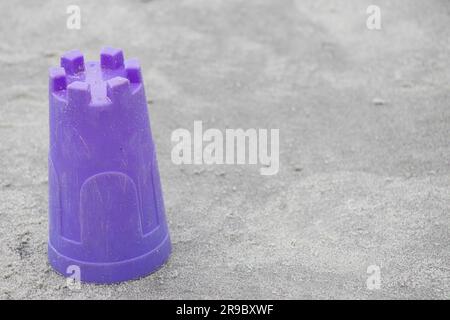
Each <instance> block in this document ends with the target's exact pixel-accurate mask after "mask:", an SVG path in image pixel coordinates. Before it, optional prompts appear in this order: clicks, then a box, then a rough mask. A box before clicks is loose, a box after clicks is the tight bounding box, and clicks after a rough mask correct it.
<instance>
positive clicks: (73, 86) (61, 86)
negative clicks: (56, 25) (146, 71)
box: [49, 47, 142, 107]
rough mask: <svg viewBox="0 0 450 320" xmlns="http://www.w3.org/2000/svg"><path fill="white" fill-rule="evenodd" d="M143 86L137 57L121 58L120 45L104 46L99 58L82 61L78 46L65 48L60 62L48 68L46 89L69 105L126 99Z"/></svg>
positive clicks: (106, 103) (94, 103)
mask: <svg viewBox="0 0 450 320" xmlns="http://www.w3.org/2000/svg"><path fill="white" fill-rule="evenodd" d="M141 87H142V74H141V68H140V65H139V62H138V61H137V60H136V59H129V60H124V56H123V52H122V50H120V49H116V48H112V47H104V48H103V49H102V50H101V53H100V61H88V62H85V61H84V56H83V54H82V53H81V52H80V51H78V50H72V51H68V52H66V53H65V54H64V55H63V56H62V57H61V66H60V67H53V68H50V71H49V90H50V94H53V95H54V96H55V97H56V98H58V99H61V100H63V101H65V102H67V104H68V105H72V104H73V105H76V106H78V105H80V104H83V105H88V106H92V107H95V106H108V105H111V104H115V103H117V104H120V103H121V102H123V101H126V100H127V99H128V97H129V96H130V95H133V94H135V93H136V92H137V91H138V90H139V89H140V88H141Z"/></svg>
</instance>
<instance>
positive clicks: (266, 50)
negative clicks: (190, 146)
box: [0, 0, 450, 299]
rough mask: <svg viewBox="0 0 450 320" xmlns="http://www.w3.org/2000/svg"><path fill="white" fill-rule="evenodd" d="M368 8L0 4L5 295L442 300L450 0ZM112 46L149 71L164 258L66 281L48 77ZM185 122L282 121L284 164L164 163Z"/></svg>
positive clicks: (448, 176) (449, 153) (357, 0)
mask: <svg viewBox="0 0 450 320" xmlns="http://www.w3.org/2000/svg"><path fill="white" fill-rule="evenodd" d="M372 2H373V1H365V0H362V1H361V0H353V1H344V0H342V1H331V0H328V1H317V0H306V1H275V0H274V1H260V0H254V1H216V0H203V1H193V0H191V1H163V0H155V1H148V0H147V1H109V2H101V1H84V2H83V1H70V2H67V1H42V2H41V1H2V2H1V4H0V12H2V13H3V14H2V18H1V19H0V33H1V36H2V41H1V42H0V82H1V84H2V85H1V86H0V101H1V103H0V170H1V171H0V258H1V259H0V298H3V299H11V298H13V299H24V298H27V299H36V298H46V299H72V298H88V299H89V298H99V299H123V298H136V299H148V298H151V299H155V298H156V299H159V298H163V299H165V298H193V299H197V298H200V299H202V298H263V299H282V298H294V299H297V298H302V299H303V298H305V299H311V298H312V299H316V298H325V299H335V298H342V299H350V298H353V299H380V298H388V299H397V298H408V299H409V298H420V299H428V298H432V299H435V298H440V299H448V298H449V297H450V230H449V226H450V215H449V206H450V192H449V185H450V167H449V159H450V144H449V137H450V108H449V99H450V93H449V90H448V88H449V87H450V72H449V68H450V54H449V52H450V40H449V39H450V30H449V28H448V22H449V18H450V4H449V3H448V1H444V0H441V1H438V0H435V1H420V0H396V1H389V2H388V1H381V0H377V1H376V2H377V3H376V4H377V5H379V6H380V7H381V10H382V30H380V31H370V30H368V29H367V28H366V26H365V23H366V18H367V14H366V12H365V11H366V8H367V6H368V5H370V4H372ZM72 3H76V4H78V5H80V6H81V10H82V27H81V30H78V31H77V30H68V29H66V27H65V26H66V18H67V14H66V6H67V5H68V4H72ZM105 44H109V45H113V46H116V47H121V48H123V49H124V51H125V54H126V56H128V57H133V56H134V57H138V58H139V59H140V61H141V64H142V65H143V70H144V77H145V85H146V91H147V98H148V99H149V101H150V105H149V109H150V116H151V122H152V129H153V133H154V138H155V141H156V144H157V147H158V157H159V165H160V172H161V178H162V184H163V189H164V194H165V202H166V209H167V216H168V220H169V224H170V230H171V236H172V240H173V247H174V249H173V254H172V256H171V259H170V261H169V263H168V264H167V265H166V266H165V267H164V268H163V269H161V270H160V271H158V272H157V273H155V274H153V275H151V276H148V277H146V278H143V279H140V280H137V281H131V282H127V283H123V284H119V285H111V286H98V285H85V284H84V285H83V286H82V288H81V290H71V289H70V288H68V287H67V285H66V280H65V279H64V278H63V277H61V276H59V275H57V274H56V273H55V272H53V271H52V269H51V268H50V266H49V265H48V263H47V260H46V259H47V257H46V254H47V249H46V243H47V187H48V181H47V149H48V101H47V69H48V67H50V66H52V65H57V64H58V60H59V56H60V55H61V54H62V53H63V52H64V51H66V50H69V49H73V48H78V49H80V50H82V51H83V52H84V53H85V55H86V57H87V59H88V60H94V59H98V54H99V51H100V48H101V47H102V46H103V45H105ZM194 120H202V121H203V123H204V126H205V127H215V128H219V129H224V128H226V127H229V128H239V127H242V128H279V129H280V152H281V154H280V162H281V166H280V172H279V173H278V174H277V175H275V176H261V175H260V174H259V172H258V167H256V166H251V165H245V166H225V165H223V166H188V165H187V166H176V165H174V164H173V163H172V161H171V158H170V151H171V148H172V143H171V141H170V135H171V132H172V131H173V130H175V129H176V128H179V127H183V128H188V129H190V130H192V128H193V121H194ZM370 265H378V266H380V267H381V288H380V289H379V290H368V289H367V287H366V279H367V277H368V274H367V273H366V272H367V267H368V266H370Z"/></svg>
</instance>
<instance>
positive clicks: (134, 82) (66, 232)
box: [48, 47, 171, 283]
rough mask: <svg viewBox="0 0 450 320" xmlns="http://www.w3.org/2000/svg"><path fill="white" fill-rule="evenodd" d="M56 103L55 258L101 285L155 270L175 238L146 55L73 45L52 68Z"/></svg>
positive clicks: (52, 158)
mask: <svg viewBox="0 0 450 320" xmlns="http://www.w3.org/2000/svg"><path fill="white" fill-rule="evenodd" d="M49 102H50V150H49V165H48V170H49V215H50V216H49V243H48V256H49V261H50V264H51V265H52V266H53V268H55V269H56V270H57V271H58V272H60V273H61V274H63V275H66V276H68V274H67V273H66V272H68V267H69V266H73V265H75V266H78V267H79V268H80V269H79V270H80V278H81V281H85V282H95V283H113V282H119V281H125V280H129V279H134V278H138V277H142V276H144V275H147V274H149V273H151V272H153V271H155V270H156V269H158V268H159V267H160V266H161V265H162V264H164V263H165V262H166V261H167V259H168V258H169V255H170V251H171V244H170V238H169V232H168V228H167V223H166V217H165V211H164V203H163V197H162V192H161V184H160V178H159V171H158V164H157V161H156V152H155V146H154V143H153V139H152V133H151V130H150V123H149V119H148V113H147V101H146V98H145V92H144V85H143V83H142V75H141V70H140V66H139V63H138V61H137V60H135V59H130V60H127V61H124V58H123V53H122V50H119V49H114V48H110V47H107V48H104V49H103V50H102V52H101V56H100V62H87V63H86V64H85V63H84V58H83V55H82V54H81V52H79V51H76V50H74V51H69V52H67V53H65V54H64V55H63V56H62V58H61V67H56V68H51V69H50V75H49ZM70 269H73V267H70Z"/></svg>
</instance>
